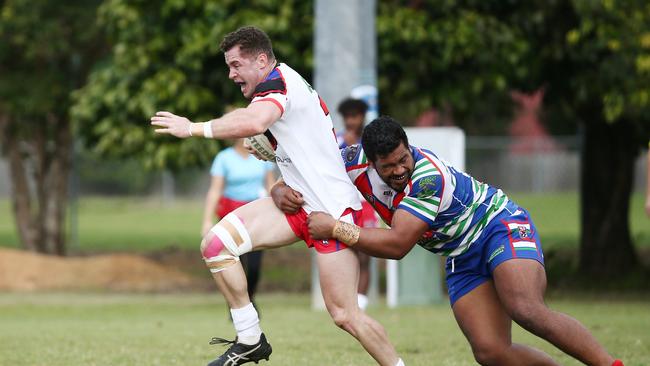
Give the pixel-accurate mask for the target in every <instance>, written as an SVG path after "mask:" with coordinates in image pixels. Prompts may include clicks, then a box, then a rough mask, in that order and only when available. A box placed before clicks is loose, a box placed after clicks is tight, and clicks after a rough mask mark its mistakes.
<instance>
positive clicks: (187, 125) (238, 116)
mask: <svg viewBox="0 0 650 366" xmlns="http://www.w3.org/2000/svg"><path fill="white" fill-rule="evenodd" d="M281 116H282V112H281V110H280V108H278V107H277V106H276V105H275V104H274V103H272V102H269V101H259V102H255V103H251V104H250V105H249V106H248V107H246V108H239V109H235V110H234V111H232V112H230V113H226V114H224V115H223V116H222V117H220V118H215V119H213V120H210V121H207V122H199V123H193V122H191V121H190V120H189V119H187V118H185V117H182V116H177V115H175V114H173V113H171V112H165V111H161V112H156V115H155V116H153V117H151V124H152V125H154V126H156V127H160V128H157V129H156V130H155V132H156V133H160V134H167V135H173V136H176V137H179V138H187V137H190V136H199V137H208V138H215V139H226V138H239V137H249V136H254V135H258V134H260V133H263V132H264V131H266V130H267V129H268V128H269V127H270V126H271V125H272V124H273V123H274V122H275V121H277V120H278V119H280V117H281Z"/></svg>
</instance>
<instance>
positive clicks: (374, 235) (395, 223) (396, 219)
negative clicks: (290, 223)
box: [308, 209, 429, 259]
mask: <svg viewBox="0 0 650 366" xmlns="http://www.w3.org/2000/svg"><path fill="white" fill-rule="evenodd" d="M341 224H342V225H341ZM308 225H309V233H310V234H311V236H312V237H313V238H314V239H329V238H331V237H335V238H336V239H339V240H341V241H342V242H344V243H346V244H348V245H354V247H355V248H358V249H359V250H360V251H362V252H364V253H366V254H369V255H372V256H374V257H378V258H388V259H401V258H403V257H404V256H405V255H406V253H408V252H409V251H411V249H412V248H413V246H414V245H415V243H417V241H418V239H420V238H421V237H422V235H423V234H424V233H425V232H426V231H427V230H428V229H429V227H428V225H427V223H425V222H424V221H422V220H420V219H419V218H417V217H416V216H414V215H411V214H410V213H409V212H407V211H405V210H402V209H398V210H397V211H396V212H395V215H394V216H393V220H392V225H391V228H390V229H383V228H362V227H359V226H356V225H353V224H346V223H340V222H338V225H341V226H343V229H342V230H340V231H338V230H335V227H336V226H337V220H335V219H334V218H332V216H330V215H328V214H326V213H323V212H315V213H312V214H311V215H309V218H308ZM357 230H358V233H359V234H358V240H357V241H356V243H352V242H350V241H349V239H350V238H353V237H355V236H356V235H355V234H354V233H353V232H354V231H357Z"/></svg>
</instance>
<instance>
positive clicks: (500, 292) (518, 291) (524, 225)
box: [272, 117, 623, 366]
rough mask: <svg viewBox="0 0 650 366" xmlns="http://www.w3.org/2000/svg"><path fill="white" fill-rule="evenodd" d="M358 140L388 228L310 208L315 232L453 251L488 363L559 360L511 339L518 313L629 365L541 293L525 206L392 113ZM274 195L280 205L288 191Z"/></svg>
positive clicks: (577, 352) (457, 291)
mask: <svg viewBox="0 0 650 366" xmlns="http://www.w3.org/2000/svg"><path fill="white" fill-rule="evenodd" d="M361 140H362V145H363V146H359V145H353V146H349V147H347V148H345V149H343V150H341V155H342V157H343V159H344V161H345V164H346V169H347V172H348V176H349V177H350V179H351V180H352V181H353V182H354V184H355V185H356V186H357V189H358V190H359V191H360V192H361V193H362V195H363V196H364V197H365V198H366V200H367V201H368V202H369V203H370V204H371V205H373V207H374V208H375V210H376V211H377V213H378V214H379V215H380V216H381V218H382V219H383V220H384V221H385V222H386V224H388V225H389V226H390V228H389V229H382V228H374V229H373V228H360V227H358V226H356V225H354V224H348V223H343V222H341V221H338V220H335V219H334V218H332V217H331V216H329V215H327V214H325V213H312V214H310V216H309V218H308V225H309V232H310V234H311V235H312V237H314V238H321V237H322V238H329V237H335V238H337V239H339V240H341V241H343V242H344V243H346V244H347V245H348V246H354V247H355V248H357V249H359V250H361V251H363V252H365V253H368V254H370V255H373V256H376V257H382V258H392V259H400V258H402V257H403V256H404V255H406V254H407V253H408V252H409V251H410V250H411V249H412V248H413V246H414V245H416V244H418V245H421V246H422V247H424V248H425V249H427V250H429V251H431V252H433V253H436V254H440V255H444V256H447V265H446V273H447V275H446V281H447V288H448V291H449V298H450V302H451V306H452V309H453V312H454V316H455V317H456V321H457V322H458V325H459V326H460V328H461V330H462V331H463V333H464V334H465V336H466V337H467V339H468V341H469V343H470V345H471V348H472V352H473V353H474V357H475V359H476V360H477V361H478V362H479V363H480V364H482V365H500V366H503V365H558V363H557V362H556V361H554V360H553V359H552V358H551V357H550V356H549V355H548V354H546V353H544V352H542V351H540V350H538V349H535V348H533V347H530V346H526V345H522V344H516V343H513V342H512V336H511V327H512V321H513V320H514V321H515V322H517V323H518V324H519V325H521V326H522V327H523V328H524V329H526V330H528V331H529V332H531V333H533V334H535V335H537V336H539V337H541V338H543V339H545V340H547V341H549V342H550V343H552V344H553V345H555V346H556V347H558V348H559V349H560V350H562V351H563V352H565V353H567V354H569V355H570V356H572V357H574V358H576V359H578V360H580V361H582V362H583V363H585V364H587V365H596V366H600V365H602V366H611V365H614V366H622V365H623V363H622V362H621V361H620V360H614V358H613V357H612V356H610V355H609V354H608V353H607V351H606V350H605V349H604V348H603V347H602V346H601V345H600V344H599V343H598V342H597V341H596V339H595V338H594V337H593V336H592V335H591V333H590V332H589V331H588V330H587V329H586V328H585V327H584V326H583V325H582V324H580V323H579V322H578V321H577V320H575V319H574V318H572V317H570V316H568V315H565V314H562V313H559V312H556V311H553V310H551V309H549V308H548V307H547V306H546V304H545V303H544V291H545V289H546V273H545V270H544V255H543V253H542V246H541V243H540V239H539V234H538V232H537V230H536V228H535V225H534V224H533V222H532V220H531V219H530V217H529V214H528V212H527V211H526V210H525V209H524V208H522V207H520V206H518V205H517V204H516V203H515V202H513V201H511V200H510V199H509V198H508V197H507V196H506V195H505V194H504V193H503V191H501V190H500V189H497V188H495V187H492V186H490V185H488V184H485V183H481V182H479V181H477V180H476V179H474V178H472V177H470V176H469V175H467V174H465V173H463V172H460V171H458V170H456V169H455V168H454V167H452V166H450V165H449V164H447V163H445V162H444V161H443V160H442V159H440V158H438V157H437V156H436V155H435V154H434V153H432V152H431V151H428V150H425V149H421V148H418V147H415V146H411V145H409V143H408V139H407V136H406V133H405V132H404V130H403V129H402V127H401V126H400V124H399V123H398V122H397V121H395V120H393V119H392V118H390V117H380V118H378V119H376V120H374V121H373V122H372V123H370V124H369V125H368V126H367V127H366V128H365V129H364V132H363V136H362V139H361ZM272 194H273V193H272ZM276 196H277V192H276V193H275V196H274V201H275V202H276V205H279V207H280V208H281V209H282V203H283V197H279V196H277V197H276ZM423 280H424V281H426V280H427V279H423Z"/></svg>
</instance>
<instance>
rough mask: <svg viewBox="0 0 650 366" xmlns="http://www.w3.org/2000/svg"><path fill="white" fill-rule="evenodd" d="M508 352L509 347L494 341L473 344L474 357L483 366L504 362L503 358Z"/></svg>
mask: <svg viewBox="0 0 650 366" xmlns="http://www.w3.org/2000/svg"><path fill="white" fill-rule="evenodd" d="M507 352H508V349H507V347H504V345H500V344H494V343H492V342H488V343H483V344H480V345H472V353H473V354H474V359H475V360H476V362H477V363H478V364H479V365H483V366H491V365H501V364H503V359H504V357H507Z"/></svg>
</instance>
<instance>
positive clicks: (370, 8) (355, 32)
mask: <svg viewBox="0 0 650 366" xmlns="http://www.w3.org/2000/svg"><path fill="white" fill-rule="evenodd" d="M376 8H377V6H376V0H316V9H315V11H316V16H315V19H316V21H315V23H316V29H315V32H314V48H315V51H314V54H315V57H314V64H315V70H314V71H315V72H314V86H315V87H316V90H317V91H318V94H319V95H320V96H321V97H322V98H323V100H324V101H325V103H327V105H328V107H330V110H331V111H333V110H336V107H337V106H338V105H339V103H340V102H341V101H342V100H343V99H345V98H346V97H347V96H350V95H351V94H352V92H353V89H355V88H359V87H360V86H370V87H373V88H375V90H376V86H377V40H376V38H377V37H376V32H375V13H376V10H377V9H376ZM357 90H358V89H357ZM356 97H363V96H356ZM370 107H371V108H370V109H371V110H374V111H376V110H377V105H376V93H375V99H374V103H371V105H370ZM332 119H333V121H334V127H335V128H337V129H338V128H340V127H341V126H342V122H341V119H340V116H338V115H337V114H336V113H332Z"/></svg>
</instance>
